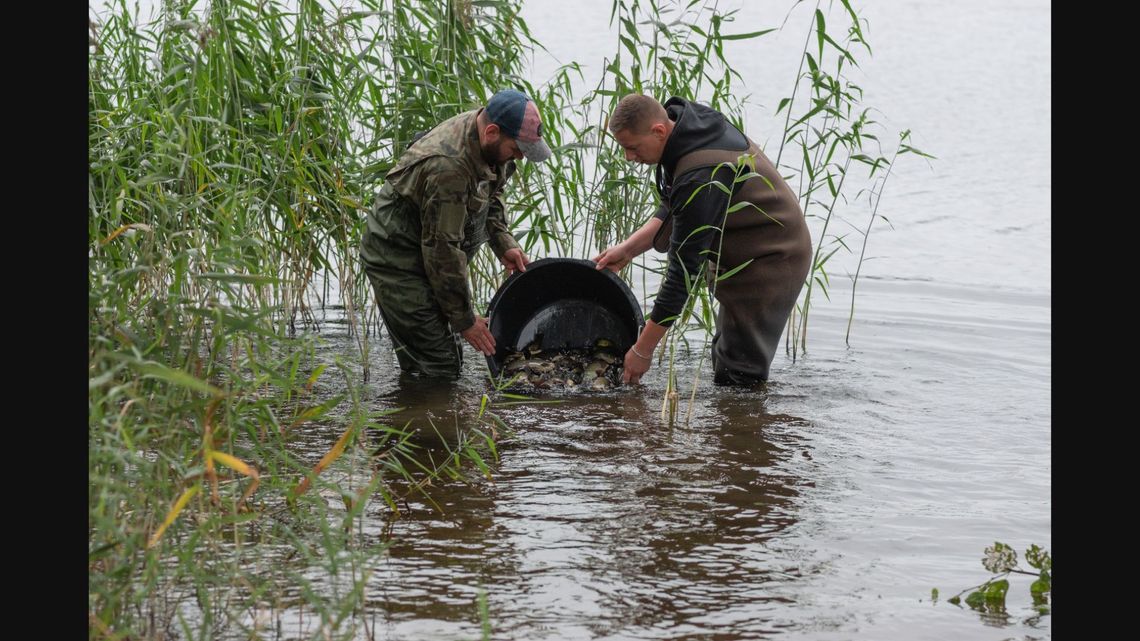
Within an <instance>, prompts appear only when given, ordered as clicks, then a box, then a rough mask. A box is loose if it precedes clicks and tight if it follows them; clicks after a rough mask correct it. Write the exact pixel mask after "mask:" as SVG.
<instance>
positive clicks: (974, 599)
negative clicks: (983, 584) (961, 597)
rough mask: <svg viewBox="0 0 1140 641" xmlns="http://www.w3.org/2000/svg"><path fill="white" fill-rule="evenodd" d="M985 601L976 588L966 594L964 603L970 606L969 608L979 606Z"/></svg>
mask: <svg viewBox="0 0 1140 641" xmlns="http://www.w3.org/2000/svg"><path fill="white" fill-rule="evenodd" d="M985 602H986V597H985V595H984V594H982V593H981V592H979V591H977V590H975V591H973V592H971V593H970V594H968V595H966V605H968V606H970V607H971V608H980V607H982V605H984V604H985Z"/></svg>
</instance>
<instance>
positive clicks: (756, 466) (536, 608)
mask: <svg viewBox="0 0 1140 641" xmlns="http://www.w3.org/2000/svg"><path fill="white" fill-rule="evenodd" d="M408 382H409V383H410V384H408V385H405V384H403V382H401V384H400V385H398V386H397V388H396V389H394V390H393V392H392V393H391V394H390V395H387V397H386V398H383V399H378V401H379V404H382V405H386V404H389V403H392V404H394V405H399V406H407V407H409V408H410V409H409V411H408V414H406V415H405V417H412V421H413V422H414V421H416V420H427V419H430V420H433V421H437V423H438V421H439V419H441V418H445V416H446V415H447V414H448V413H449V412H450V413H452V414H462V413H463V412H464V411H467V410H468V409H470V408H467V407H466V405H467V403H466V401H464V400H463V399H462V398H459V399H457V398H456V397H455V396H453V394H455V392H456V386H455V385H448V386H426V385H422V384H420V383H421V382H420V381H408ZM460 387H461V385H460ZM545 400H556V401H558V402H557V403H554V404H535V405H520V406H516V407H506V408H500V410H499V411H500V412H501V413H502V414H503V417H504V419H505V420H506V421H507V423H508V424H509V425H511V426H512V427H513V428H514V429H515V430H516V431H515V433H514V434H513V435H512V436H511V438H509V439H506V440H504V441H503V442H502V443H500V452H501V456H502V460H501V464H500V469H499V472H498V474H497V476H495V478H494V482H493V483H480V484H474V485H468V484H463V483H446V484H443V485H440V486H437V487H434V488H432V490H431V496H432V499H433V500H434V501H435V502H436V503H437V504H438V506H439V508H440V510H441V511H440V510H436V509H434V508H432V507H431V506H430V505H429V504H428V503H427V502H412V504H411V506H410V507H411V509H410V510H409V511H408V512H407V513H406V514H405V515H404V518H402V519H401V520H400V521H399V522H398V523H397V524H396V525H395V528H394V532H393V539H392V541H393V543H392V546H391V547H390V548H389V551H388V556H387V558H386V559H385V561H384V563H383V566H382V567H380V568H376V574H375V575H374V578H373V579H372V581H371V582H370V583H371V587H370V594H371V595H372V600H371V601H370V602H369V606H370V607H374V608H377V609H378V610H380V611H381V612H382V613H383V614H382V616H383V617H384V618H385V619H386V620H387V622H388V626H389V628H390V629H391V630H392V631H393V633H394V634H395V635H396V636H399V635H400V634H415V635H423V634H436V635H438V634H443V635H445V636H449V635H455V634H460V633H462V634H467V633H469V632H471V631H474V630H476V628H472V627H471V626H475V625H476V623H477V621H478V619H477V614H476V608H475V605H474V604H475V595H476V593H477V591H478V589H480V588H481V587H485V588H486V589H487V591H488V593H489V601H490V612H491V617H492V621H493V622H494V627H495V630H496V631H497V633H496V635H495V638H520V639H521V638H526V639H538V638H560V639H566V638H595V637H597V636H598V635H603V636H604V635H609V634H617V633H619V632H620V633H621V634H622V635H627V634H632V635H645V636H649V637H653V636H659V635H661V634H663V633H664V632H665V631H666V630H670V631H672V632H671V634H673V633H676V632H677V631H678V630H690V631H693V632H699V631H704V632H709V631H713V630H717V631H722V632H723V631H726V630H738V631H744V630H748V631H754V632H755V631H762V630H765V629H767V628H768V627H769V626H768V625H767V623H766V621H767V619H768V617H767V616H766V613H767V612H768V611H769V608H770V607H774V606H773V605H769V604H775V603H786V602H787V599H786V598H785V597H783V596H780V595H778V594H776V593H775V592H773V591H772V589H771V588H772V587H773V586H776V585H780V584H785V583H787V582H788V581H794V580H795V578H796V576H797V570H796V568H794V567H787V563H786V559H784V560H781V559H780V557H779V556H777V555H774V554H773V553H772V551H771V550H770V549H769V544H770V542H771V541H772V540H773V539H774V538H776V537H778V536H779V535H780V533H781V532H783V531H785V530H786V529H787V528H789V527H790V526H792V525H794V524H795V523H796V497H797V496H798V493H799V491H800V488H801V487H804V486H806V485H808V484H809V483H810V481H809V480H808V479H807V478H804V477H803V476H802V475H799V474H797V469H796V468H797V465H796V461H797V460H802V459H800V456H801V451H802V450H804V448H805V445H804V443H803V442H802V441H801V439H800V437H799V436H797V435H796V431H797V430H798V429H802V427H803V425H804V421H803V420H802V419H799V418H797V417H794V416H789V415H786V414H778V413H769V412H768V411H767V409H766V407H765V402H766V396H765V394H764V393H763V392H756V391H749V392H742V391H740V390H731V389H727V390H726V389H719V388H713V387H712V386H708V387H707V388H702V389H700V390H699V392H698V400H697V403H696V406H695V407H694V409H693V417H692V422H691V424H690V425H688V426H681V425H675V426H673V427H672V428H670V427H668V426H667V425H665V424H664V423H662V422H660V420H659V419H660V406H659V404H658V403H659V400H657V399H654V398H652V394H651V393H649V392H647V391H646V390H644V389H641V390H633V389H623V390H620V391H616V392H611V393H607V394H598V395H579V396H568V397H563V398H553V399H552V398H546V399H545ZM475 409H477V408H475ZM682 416H683V414H682ZM447 420H452V421H454V420H455V419H454V418H451V419H447ZM461 424H462V421H461ZM552 630H556V631H557V632H551V631H552ZM499 632H502V634H501V635H500V634H499ZM552 635H553V636H552Z"/></svg>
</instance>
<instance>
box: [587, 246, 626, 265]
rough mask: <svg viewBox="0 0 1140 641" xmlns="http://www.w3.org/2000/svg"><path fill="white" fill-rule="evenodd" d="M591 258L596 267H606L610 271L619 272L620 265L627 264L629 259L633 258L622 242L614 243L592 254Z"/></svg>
mask: <svg viewBox="0 0 1140 641" xmlns="http://www.w3.org/2000/svg"><path fill="white" fill-rule="evenodd" d="M592 260H593V261H594V262H595V263H597V264H598V269H608V270H610V271H612V272H619V271H621V268H622V267H625V266H626V265H628V264H629V261H631V260H633V256H632V255H631V254H630V253H629V250H627V249H626V248H625V244H624V243H622V244H621V245H614V246H613V247H610V248H609V249H607V250H606V251H604V252H602V253H600V254H598V255H597V256H594V258H593V259H592Z"/></svg>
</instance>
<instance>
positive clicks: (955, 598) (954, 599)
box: [946, 596, 962, 605]
mask: <svg viewBox="0 0 1140 641" xmlns="http://www.w3.org/2000/svg"><path fill="white" fill-rule="evenodd" d="M946 601H947V602H948V603H953V604H954V605H958V604H959V603H961V602H962V599H959V598H958V597H956V596H952V597H950V598H949V599H946Z"/></svg>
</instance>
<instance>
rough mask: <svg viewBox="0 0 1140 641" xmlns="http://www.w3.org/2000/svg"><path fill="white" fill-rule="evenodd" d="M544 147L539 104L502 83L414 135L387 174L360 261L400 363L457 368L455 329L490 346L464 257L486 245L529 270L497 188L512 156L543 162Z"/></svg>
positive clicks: (419, 369)
mask: <svg viewBox="0 0 1140 641" xmlns="http://www.w3.org/2000/svg"><path fill="white" fill-rule="evenodd" d="M550 153H551V152H550V147H548V146H547V144H546V143H545V142H544V141H543V139H542V122H541V120H540V118H539V114H538V108H537V106H536V105H535V104H534V102H533V101H531V100H530V99H529V98H528V97H527V96H526V95H525V94H523V93H521V92H518V91H514V90H511V89H506V90H503V91H500V92H498V93H496V94H495V95H494V96H492V97H491V99H490V101H488V102H487V105H486V106H485V107H482V108H480V109H474V110H471V111H468V112H465V113H462V114H459V115H458V116H455V117H453V118H450V119H448V120H445V121H443V122H442V123H440V124H439V125H437V126H436V127H435V128H433V129H432V130H431V131H429V132H428V133H427V134H425V135H424V136H423V137H422V138H419V139H418V140H415V141H414V142H413V143H412V144H411V145H410V146H409V148H408V149H407V151H405V152H404V154H403V156H401V157H400V160H399V162H397V163H396V166H395V167H393V168H392V169H391V171H389V172H388V175H387V176H386V178H385V181H384V186H383V187H382V188H381V189H380V191H379V193H378V194H377V195H376V202H375V203H374V205H373V207H372V211H371V213H369V215H368V218H367V229H366V230H365V232H364V234H363V238H362V239H361V242H360V259H361V261H362V262H363V265H364V270H365V273H366V274H367V275H368V280H369V281H370V282H371V283H372V287H373V289H374V290H375V292H376V300H377V303H378V305H379V307H380V315H381V317H382V318H383V319H384V325H385V326H386V327H387V328H388V333H389V335H390V336H391V337H392V345H393V346H394V347H395V350H396V356H397V358H398V359H399V362H400V369H402V370H404V371H405V372H416V373H420V374H425V375H428V376H446V377H455V376H458V375H459V370H460V366H461V365H462V363H463V354H462V350H461V344H460V342H459V340H458V338H457V337H456V334H458V335H459V336H462V337H463V339H464V340H466V341H467V342H468V343H469V344H470V345H471V346H472V347H474V348H475V349H476V350H478V351H480V352H482V353H483V354H488V355H490V354H493V353H494V352H495V339H494V337H493V336H492V335H491V332H490V330H489V329H488V328H487V321H486V319H484V318H483V317H481V316H479V315H478V314H476V313H475V310H474V307H473V306H472V302H471V290H470V288H469V287H468V283H467V264H468V263H469V262H470V261H471V259H472V258H473V257H474V256H475V252H476V251H477V250H478V249H479V246H480V245H482V244H483V243H489V244H490V246H491V250H492V251H494V252H495V256H497V257H498V258H499V261H500V262H502V263H503V265H504V266H506V268H507V269H508V270H510V271H511V272H514V271H515V270H519V271H526V266H527V263H529V262H530V259H528V258H527V256H526V254H525V253H523V251H522V249H521V248H520V247H519V244H518V242H516V241H515V239H514V237H513V236H511V234H510V232H509V231H508V227H507V218H506V214H505V212H504V209H503V201H502V198H501V195H502V191H503V187H504V185H505V183H506V182H507V179H508V178H510V177H511V175H512V174H513V173H514V172H515V160H518V159H521V158H523V157H525V158H527V159H528V160H530V161H531V162H542V161H543V160H546V159H547V158H549V157H550Z"/></svg>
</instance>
